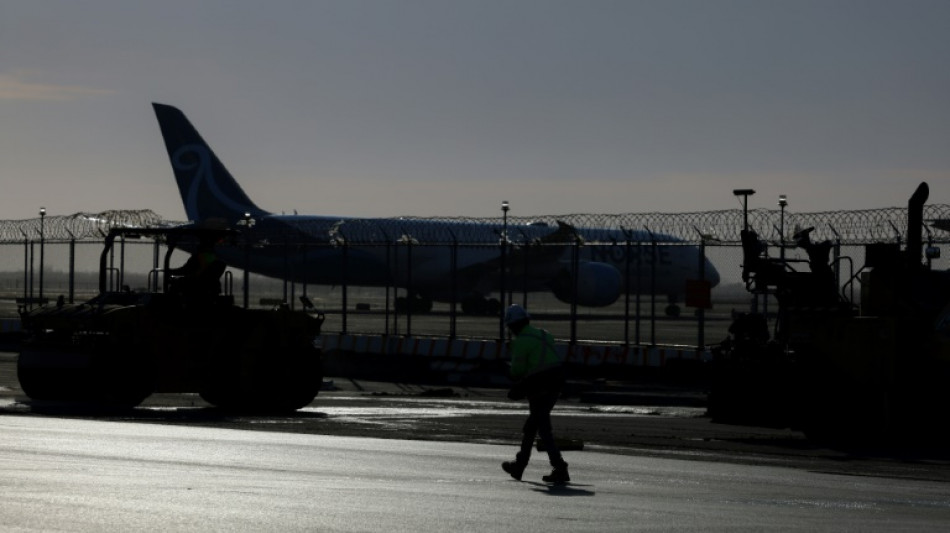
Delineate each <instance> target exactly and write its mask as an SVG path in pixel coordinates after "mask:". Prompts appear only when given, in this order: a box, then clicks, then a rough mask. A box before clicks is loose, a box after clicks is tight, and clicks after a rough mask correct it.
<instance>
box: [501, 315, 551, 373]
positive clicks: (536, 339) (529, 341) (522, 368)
mask: <svg viewBox="0 0 950 533" xmlns="http://www.w3.org/2000/svg"><path fill="white" fill-rule="evenodd" d="M510 350H511V377H512V378H514V379H522V378H525V377H527V376H531V375H533V374H537V373H538V372H542V371H544V370H548V369H549V368H554V367H557V366H560V365H561V358H560V357H558V355H557V351H556V350H555V348H554V336H553V335H551V334H550V333H548V332H547V331H544V330H543V329H538V328H536V327H534V326H532V325H530V324H528V325H526V326H525V327H524V329H522V330H521V333H519V334H518V335H517V336H516V337H515V338H514V339H512V341H511V347H510Z"/></svg>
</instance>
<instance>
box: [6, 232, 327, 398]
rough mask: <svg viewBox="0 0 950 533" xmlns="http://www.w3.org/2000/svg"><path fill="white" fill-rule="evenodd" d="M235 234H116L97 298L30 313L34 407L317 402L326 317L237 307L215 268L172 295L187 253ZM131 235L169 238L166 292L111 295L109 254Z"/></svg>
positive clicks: (23, 360) (25, 350)
mask: <svg viewBox="0 0 950 533" xmlns="http://www.w3.org/2000/svg"><path fill="white" fill-rule="evenodd" d="M231 233H232V232H230V231H227V230H225V231H211V230H206V229H198V228H194V227H175V228H161V229H159V228H145V229H143V228H136V229H131V228H114V229H112V230H111V231H110V232H109V234H108V236H107V237H106V244H105V248H104V249H103V252H102V255H101V259H100V273H99V275H100V277H99V295H98V296H96V297H95V298H93V299H92V300H90V301H88V302H85V303H82V304H78V305H72V304H67V305H56V306H44V307H40V308H36V309H34V310H32V311H29V312H24V313H23V314H22V323H23V328H24V330H25V331H26V332H27V334H28V337H27V339H26V340H25V341H24V343H23V345H22V349H21V353H20V357H19V360H18V364H17V372H18V377H19V380H20V385H21V386H22V388H23V391H24V392H25V393H26V394H27V396H29V397H30V398H32V399H34V400H56V401H66V402H92V403H100V404H109V405H116V406H124V407H131V406H135V405H138V404H139V403H140V402H141V401H142V400H144V399H145V398H147V397H148V396H149V395H151V394H152V393H156V392H196V393H198V394H200V395H201V397H202V398H203V399H204V400H205V401H207V402H208V403H211V404H212V405H215V406H218V407H221V408H226V409H240V410H264V411H292V410H296V409H299V408H301V407H303V406H305V405H307V404H309V403H310V402H311V401H312V400H313V399H314V397H316V395H317V393H318V392H319V390H320V387H321V385H322V382H323V368H322V360H321V352H320V350H318V349H317V348H315V347H314V339H315V337H316V336H317V335H318V334H319V333H320V327H321V325H322V324H323V315H321V314H317V315H315V316H314V315H312V314H309V313H305V312H294V311H290V310H289V309H288V308H287V306H281V307H278V308H275V309H273V310H259V309H244V308H241V307H237V306H235V305H234V301H233V300H234V299H233V296H232V295H231V294H229V291H227V290H225V291H224V294H220V292H221V290H220V283H219V281H218V279H219V278H220V276H221V272H220V270H219V267H218V265H217V263H216V262H212V263H210V264H209V265H208V266H209V268H208V269H206V272H203V273H202V274H201V275H200V276H199V277H198V278H196V281H195V283H179V284H177V288H173V285H176V281H175V279H174V278H173V276H171V275H170V273H171V272H172V271H174V270H175V269H170V268H169V263H170V258H171V255H172V252H173V251H174V250H175V249H176V248H177V247H178V246H179V245H182V246H183V247H192V248H193V247H194V245H195V243H196V242H197V241H198V240H201V239H208V238H209V237H210V238H213V239H214V240H219V239H221V238H225V237H227V236H229V235H230V234H231ZM132 235H135V236H143V235H145V236H152V237H155V238H159V239H164V240H165V242H166V244H167V246H168V250H167V252H166V254H165V260H164V267H163V268H162V269H161V270H159V271H158V272H154V273H153V274H164V276H163V283H162V284H161V285H162V286H161V287H160V288H159V287H157V285H158V283H155V285H156V287H153V288H150V290H149V291H147V292H132V291H129V290H128V289H124V290H121V291H114V290H110V283H109V276H111V275H115V274H116V273H115V272H114V271H113V269H111V268H109V266H108V265H109V262H108V258H109V254H110V252H111V250H112V248H113V244H114V242H115V240H116V238H118V237H131V236H132ZM205 276H207V277H205ZM154 279H155V280H157V279H158V278H157V277H155V278H154ZM212 283H213V284H212ZM209 287H210V288H209Z"/></svg>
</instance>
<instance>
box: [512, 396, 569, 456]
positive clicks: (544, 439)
mask: <svg viewBox="0 0 950 533" xmlns="http://www.w3.org/2000/svg"><path fill="white" fill-rule="evenodd" d="M560 394H561V393H560V390H554V391H552V392H547V391H546V392H542V393H539V394H535V395H531V396H528V413H529V414H528V419H527V420H525V423H524V427H523V428H522V430H521V431H522V433H523V436H522V438H521V451H520V452H518V456H517V461H518V462H519V463H521V464H528V460H529V459H531V448H532V447H533V446H534V439H535V437H537V436H540V437H541V443H542V444H544V446H545V448H547V452H548V459H549V460H550V461H551V466H553V467H555V468H559V467H564V466H566V465H567V463H565V462H564V459H563V458H562V457H561V451H560V450H558V448H557V444H556V443H555V442H554V431H553V429H552V427H551V410H552V409H554V404H555V403H557V399H558V396H560Z"/></svg>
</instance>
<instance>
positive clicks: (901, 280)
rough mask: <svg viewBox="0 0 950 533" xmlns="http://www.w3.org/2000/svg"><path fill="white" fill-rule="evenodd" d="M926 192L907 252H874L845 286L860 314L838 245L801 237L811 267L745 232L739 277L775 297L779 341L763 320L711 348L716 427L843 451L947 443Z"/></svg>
mask: <svg viewBox="0 0 950 533" xmlns="http://www.w3.org/2000/svg"><path fill="white" fill-rule="evenodd" d="M928 194H929V188H928V186H927V184H926V183H922V184H920V186H919V187H918V188H917V190H916V191H915V192H914V194H913V196H912V197H911V198H910V201H909V202H908V225H907V227H908V230H907V241H906V245H905V246H904V249H903V250H901V247H900V245H899V244H897V243H893V242H886V243H884V242H882V243H874V244H868V245H867V247H866V253H865V264H864V266H862V267H861V268H859V269H858V271H857V272H856V273H854V274H853V276H852V277H851V279H849V280H847V282H846V283H845V286H847V285H849V284H853V283H855V282H856V281H860V285H861V300H860V305H858V304H857V303H856V302H852V301H849V300H848V299H847V298H845V296H844V293H843V292H842V291H841V290H840V289H839V287H838V283H837V282H836V281H835V276H834V270H833V268H832V267H833V266H836V265H832V264H830V263H829V259H828V258H829V253H828V252H829V250H830V248H831V243H827V242H823V243H812V242H811V240H810V239H809V233H810V232H811V230H812V228H808V229H805V230H803V231H800V232H798V233H797V234H796V235H795V240H796V242H797V245H798V246H799V247H802V248H803V249H804V250H805V251H806V252H807V254H808V261H807V263H808V266H809V268H808V269H804V268H802V267H803V266H804V265H803V263H805V261H803V260H800V259H799V260H794V259H775V258H770V257H768V255H767V247H766V246H765V244H764V243H763V242H762V241H760V240H759V238H758V236H757V235H756V233H755V232H754V231H752V230H750V229H745V230H743V231H742V244H743V252H744V254H743V265H742V279H743V280H744V281H745V282H746V285H747V289H748V290H749V291H750V292H751V293H753V294H754V295H755V296H756V298H759V297H761V296H763V295H773V296H774V297H775V299H776V300H777V301H778V311H777V313H776V315H775V316H774V318H775V321H774V324H775V327H774V332H770V331H769V325H768V324H769V322H768V318H769V317H767V316H766V315H764V314H762V313H750V314H745V315H741V316H739V317H737V319H736V320H735V322H734V323H733V324H732V326H731V327H730V329H729V337H728V338H727V339H726V340H724V341H723V342H722V343H721V344H720V345H719V346H718V347H716V348H715V349H714V359H713V365H714V369H715V370H714V382H713V386H712V390H711V391H710V395H709V415H710V416H711V417H712V418H713V420H714V421H717V422H724V423H738V424H752V425H764V426H773V427H791V428H794V429H801V430H803V431H804V432H805V433H806V435H807V436H808V437H809V438H811V439H815V440H818V441H822V442H826V443H834V444H841V445H855V444H856V445H864V446H880V445H885V444H890V445H902V444H907V443H912V442H913V443H919V442H933V441H934V439H938V438H939V439H943V438H944V437H945V435H944V434H945V433H946V429H945V427H944V424H945V422H944V420H945V417H946V410H947V407H948V404H950V401H948V398H947V395H946V392H945V391H946V389H947V387H948V386H950V272H947V271H934V270H931V269H930V267H929V266H928V264H929V263H927V262H923V261H922V258H921V255H922V249H923V243H922V233H921V228H922V225H923V219H922V212H923V206H924V203H925V202H926V200H927V196H928ZM931 255H932V252H931V251H930V250H928V257H930V256H931ZM842 259H843V258H842ZM944 442H945V441H944Z"/></svg>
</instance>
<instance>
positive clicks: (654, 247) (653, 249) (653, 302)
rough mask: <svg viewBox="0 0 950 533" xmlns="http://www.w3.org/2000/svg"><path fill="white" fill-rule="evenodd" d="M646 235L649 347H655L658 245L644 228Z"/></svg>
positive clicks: (654, 237)
mask: <svg viewBox="0 0 950 533" xmlns="http://www.w3.org/2000/svg"><path fill="white" fill-rule="evenodd" d="M644 228H645V229H646V230H647V233H649V234H650V250H651V252H652V253H651V254H650V345H651V346H655V345H656V256H657V255H658V252H659V250H658V248H659V245H658V243H657V242H656V235H654V234H653V231H652V230H650V228H648V227H646V226H644Z"/></svg>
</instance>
